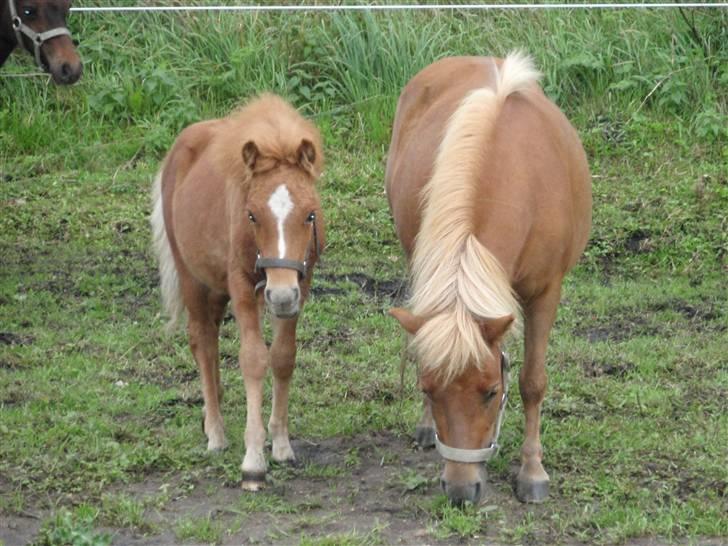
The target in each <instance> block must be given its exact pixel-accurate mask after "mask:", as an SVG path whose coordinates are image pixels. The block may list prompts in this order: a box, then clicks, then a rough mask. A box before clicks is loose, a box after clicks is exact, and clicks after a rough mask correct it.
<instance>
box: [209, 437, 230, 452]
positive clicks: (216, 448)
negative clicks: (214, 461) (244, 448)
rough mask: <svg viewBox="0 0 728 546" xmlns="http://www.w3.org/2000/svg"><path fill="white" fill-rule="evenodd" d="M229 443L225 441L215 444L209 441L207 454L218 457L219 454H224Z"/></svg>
mask: <svg viewBox="0 0 728 546" xmlns="http://www.w3.org/2000/svg"><path fill="white" fill-rule="evenodd" d="M227 446H228V444H227V441H226V440H223V441H222V442H213V441H208V442H207V452H208V453H209V454H211V455H217V454H218V453H222V452H223V451H225V449H227Z"/></svg>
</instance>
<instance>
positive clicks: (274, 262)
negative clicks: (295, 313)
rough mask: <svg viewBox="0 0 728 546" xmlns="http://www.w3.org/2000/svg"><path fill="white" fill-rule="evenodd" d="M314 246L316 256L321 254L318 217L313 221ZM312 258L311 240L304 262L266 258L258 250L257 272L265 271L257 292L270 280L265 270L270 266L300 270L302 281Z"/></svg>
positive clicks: (256, 289)
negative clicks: (317, 225) (317, 228)
mask: <svg viewBox="0 0 728 546" xmlns="http://www.w3.org/2000/svg"><path fill="white" fill-rule="evenodd" d="M312 241H313V246H314V247H315V248H316V257H318V256H321V246H320V243H319V239H318V232H317V230H316V219H315V218H314V221H313V239H312ZM310 258H311V241H309V242H308V246H307V247H306V257H305V258H304V259H303V261H302V262H299V261H297V260H288V259H286V258H264V257H263V256H261V255H260V251H258V254H257V258H256V260H255V272H256V273H260V272H263V275H264V277H263V279H262V280H260V281H258V282H257V283H256V285H255V292H256V293H257V292H258V290H260V289H261V288H263V287H264V286H265V284H266V283H267V282H268V279H267V278H266V277H265V270H266V269H267V268H269V267H273V268H276V267H278V268H282V269H293V270H294V271H298V280H299V282H300V281H302V280H303V279H304V278H305V277H306V272H307V271H308V262H309V260H310Z"/></svg>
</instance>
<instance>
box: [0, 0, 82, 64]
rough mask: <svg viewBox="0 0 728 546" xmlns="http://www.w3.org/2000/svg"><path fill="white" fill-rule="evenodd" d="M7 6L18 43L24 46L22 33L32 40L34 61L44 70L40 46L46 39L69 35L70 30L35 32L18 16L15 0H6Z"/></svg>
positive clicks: (58, 28) (56, 29)
mask: <svg viewBox="0 0 728 546" xmlns="http://www.w3.org/2000/svg"><path fill="white" fill-rule="evenodd" d="M8 8H9V9H10V20H11V21H12V24H13V30H14V31H15V37H16V38H17V40H18V45H19V46H20V47H22V48H25V45H24V43H23V34H25V35H26V36H27V37H28V38H29V39H30V41H31V42H33V48H34V51H33V53H35V62H36V64H37V65H38V68H40V69H41V70H46V67H45V66H43V61H41V58H40V48H41V46H42V45H43V44H44V43H45V42H47V41H48V40H50V39H52V38H56V37H58V36H69V37H70V36H71V31H70V30H68V29H67V28H66V27H57V28H52V29H50V30H46V31H45V32H36V31H34V30H33V29H32V28H30V27H29V26H28V25H26V24H25V23H23V21H22V19H20V17H18V10H17V9H16V8H15V0H8ZM28 52H30V50H28Z"/></svg>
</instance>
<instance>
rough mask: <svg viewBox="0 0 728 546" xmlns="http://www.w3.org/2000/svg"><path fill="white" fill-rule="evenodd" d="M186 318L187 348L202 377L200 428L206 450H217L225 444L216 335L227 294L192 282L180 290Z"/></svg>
mask: <svg viewBox="0 0 728 546" xmlns="http://www.w3.org/2000/svg"><path fill="white" fill-rule="evenodd" d="M183 293H184V294H185V304H186V306H187V310H188V314H189V320H188V325H187V330H188V334H189V340H190V349H191V350H192V354H193V356H194V357H195V361H196V362H197V366H198V367H199V369H200V377H201V379H202V397H203V398H204V400H205V406H204V408H203V429H204V431H205V435H206V436H207V450H208V451H218V450H221V449H224V448H225V447H226V446H227V442H226V440H225V430H224V426H223V420H222V414H221V413H220V401H221V399H222V388H221V385H220V369H219V361H218V359H219V352H218V338H219V333H220V322H221V320H222V315H223V313H224V312H225V305H226V304H227V297H224V296H215V295H213V294H211V293H210V292H209V291H207V290H206V289H204V288H202V287H200V286H196V287H192V288H191V289H188V290H186V291H185V290H184V288H183Z"/></svg>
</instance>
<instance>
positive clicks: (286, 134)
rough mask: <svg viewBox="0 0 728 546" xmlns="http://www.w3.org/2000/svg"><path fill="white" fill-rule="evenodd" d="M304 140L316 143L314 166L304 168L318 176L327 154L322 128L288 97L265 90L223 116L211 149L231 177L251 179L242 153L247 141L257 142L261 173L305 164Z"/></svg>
mask: <svg viewBox="0 0 728 546" xmlns="http://www.w3.org/2000/svg"><path fill="white" fill-rule="evenodd" d="M304 140H307V141H309V142H310V143H311V144H312V145H313V148H314V150H315V160H314V162H313V164H312V165H311V169H310V170H306V169H303V170H304V171H306V172H307V173H308V174H309V175H310V176H311V177H312V178H314V179H315V178H318V176H319V175H320V174H321V171H322V170H323V157H324V156H323V146H322V143H321V135H320V133H319V131H318V129H317V128H316V126H315V125H314V124H313V123H311V122H310V121H308V120H307V119H305V118H304V117H303V116H302V115H301V114H299V113H298V112H297V111H296V109H295V108H293V106H291V105H290V104H288V103H287V102H286V101H285V100H283V99H282V98H280V97H278V96H276V95H272V94H268V93H265V94H262V95H260V96H258V97H256V98H254V99H252V100H251V101H250V102H248V103H247V104H245V105H244V106H242V107H240V108H239V109H237V110H235V111H234V112H232V113H231V114H230V115H229V116H228V117H226V118H224V119H223V120H222V124H221V126H220V127H219V128H218V129H217V130H216V134H215V138H214V141H213V142H212V149H211V153H212V157H213V161H215V164H216V165H217V166H218V168H219V169H220V170H221V172H222V173H223V174H225V175H226V176H225V177H226V179H227V180H229V181H233V180H234V181H237V182H238V183H239V182H241V181H242V182H248V179H249V178H250V176H251V172H250V169H248V167H247V166H246V165H245V163H244V162H243V156H242V149H243V146H244V145H245V144H246V143H247V142H249V141H252V142H254V143H255V145H256V147H257V148H258V151H259V152H260V156H259V159H258V161H257V162H256V167H255V173H261V172H265V171H268V170H271V169H274V168H276V167H278V166H279V165H290V166H292V167H301V164H300V162H299V157H298V154H299V149H300V146H301V143H302V142H303V141H304Z"/></svg>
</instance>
